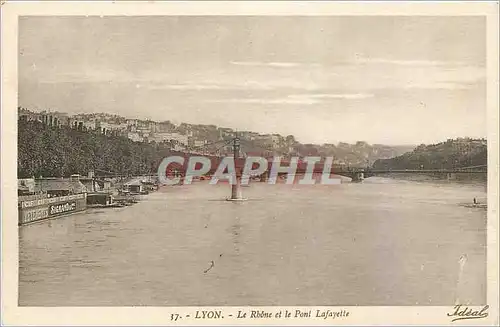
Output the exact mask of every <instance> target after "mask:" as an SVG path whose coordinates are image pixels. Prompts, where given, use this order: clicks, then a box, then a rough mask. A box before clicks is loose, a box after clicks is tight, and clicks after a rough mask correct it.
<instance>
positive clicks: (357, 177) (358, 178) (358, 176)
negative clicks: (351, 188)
mask: <svg viewBox="0 0 500 327" xmlns="http://www.w3.org/2000/svg"><path fill="white" fill-rule="evenodd" d="M363 179H365V174H364V173H363V172H354V173H352V175H351V183H360V182H362V181H363Z"/></svg>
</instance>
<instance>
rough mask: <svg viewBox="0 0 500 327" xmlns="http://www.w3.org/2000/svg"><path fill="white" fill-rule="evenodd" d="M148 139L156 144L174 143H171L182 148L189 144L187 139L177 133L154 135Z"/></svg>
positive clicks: (185, 136)
mask: <svg viewBox="0 0 500 327" xmlns="http://www.w3.org/2000/svg"><path fill="white" fill-rule="evenodd" d="M150 138H151V140H154V141H156V142H157V143H161V142H172V141H176V142H173V143H179V144H181V145H184V146H186V145H188V144H189V137H188V136H187V135H182V134H179V133H155V134H153V135H151V137H150Z"/></svg>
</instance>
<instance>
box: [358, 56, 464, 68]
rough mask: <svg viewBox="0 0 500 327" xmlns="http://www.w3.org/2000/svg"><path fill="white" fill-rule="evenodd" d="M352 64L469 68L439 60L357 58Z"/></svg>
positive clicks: (456, 62) (453, 62)
mask: <svg viewBox="0 0 500 327" xmlns="http://www.w3.org/2000/svg"><path fill="white" fill-rule="evenodd" d="M350 63H352V64H359V65H365V64H383V65H396V66H468V64H467V63H465V62H461V61H438V60H395V59H385V58H356V59H354V60H353V61H351V62H350Z"/></svg>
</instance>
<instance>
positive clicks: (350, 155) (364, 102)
mask: <svg viewBox="0 0 500 327" xmlns="http://www.w3.org/2000/svg"><path fill="white" fill-rule="evenodd" d="M492 4H495V3H494V2H492ZM8 5H9V4H7V6H6V7H8ZM10 5H12V4H10ZM151 5H152V4H151ZM151 5H150V7H151ZM220 5H222V6H223V4H220ZM90 6H91V5H90ZM137 6H138V5H137ZM192 6H194V4H192ZM13 7H15V5H13ZM233 7H234V6H233ZM490 9H491V8H490ZM490 12H491V10H490ZM493 12H494V11H493ZM270 13H272V12H270ZM496 13H498V8H496ZM2 14H4V13H2ZM489 19H490V20H489ZM497 19H498V18H497ZM15 21H17V22H16V24H17V29H16V34H17V39H16V40H15V43H14V45H15V49H14V48H9V51H11V52H12V53H13V56H14V55H15V57H16V63H15V67H14V69H15V71H16V72H17V73H16V79H15V80H14V81H15V89H14V90H13V92H15V94H16V95H15V99H13V100H12V101H11V102H9V103H10V104H12V105H9V106H8V107H7V106H5V105H4V103H2V118H3V119H2V139H4V135H6V134H7V133H8V131H13V132H12V133H10V132H9V133H10V134H9V135H10V136H9V137H10V142H11V143H10V146H11V147H12V151H9V152H6V151H5V150H4V149H2V157H4V159H5V157H6V156H11V157H12V162H13V164H14V165H17V166H16V167H14V166H13V169H9V170H7V168H6V167H7V166H6V165H5V166H4V162H2V180H3V181H5V180H6V179H7V178H9V181H10V180H12V182H8V183H7V184H6V183H5V182H3V186H2V187H3V188H2V207H4V203H5V202H6V201H9V202H12V203H14V204H10V205H11V206H12V208H15V207H14V205H15V204H16V203H17V210H15V209H13V211H12V212H9V214H8V215H7V214H6V213H5V211H4V210H3V213H2V216H3V217H2V223H4V221H5V220H7V219H8V220H10V221H12V226H13V228H14V227H15V229H12V231H9V234H10V236H9V237H12V238H15V240H14V241H13V242H14V243H13V244H15V245H14V246H17V248H16V249H15V250H16V251H17V256H16V257H15V262H14V265H17V271H16V273H15V275H16V276H15V278H16V279H17V283H16V284H15V285H11V287H12V288H15V289H16V290H15V292H16V294H17V295H16V299H15V300H13V301H14V302H15V303H14V304H13V305H14V306H16V307H18V308H19V309H23V308H26V309H28V308H30V307H37V308H41V309H43V308H46V309H51V308H52V309H55V308H57V307H101V308H104V307H108V308H119V307H134V309H135V307H141V308H144V307H165V308H168V307H175V308H179V310H178V311H168V314H165V317H164V319H165V323H166V324H182V323H193V324H208V323H210V324H213V323H217V324H227V323H233V324H247V325H251V324H266V323H267V324H270V323H271V324H277V323H282V324H283V323H284V324H287V323H288V324H296V323H300V324H304V323H305V324H307V323H309V324H318V323H321V324H324V323H325V324H334V323H335V324H339V323H349V320H345V321H342V319H349V316H351V317H352V316H353V315H354V314H355V312H356V311H355V309H356V308H360V309H362V308H365V307H366V308H367V309H368V308H369V307H400V308H402V310H404V308H406V307H415V308H417V307H419V308H421V309H422V310H425V309H426V308H429V309H430V308H433V307H443V309H442V311H441V312H443V313H442V314H441V315H442V317H440V320H439V321H448V322H450V323H452V322H454V321H457V320H465V322H468V323H470V324H476V323H477V324H481V323H483V324H484V323H487V322H489V323H493V324H494V323H498V311H497V309H496V308H493V307H492V305H495V302H494V301H496V304H498V292H497V291H494V292H495V293H493V298H492V293H491V292H492V289H491V287H492V285H496V287H497V286H498V267H497V268H494V269H496V270H493V275H492V274H491V271H490V273H489V269H491V268H490V267H491V266H492V264H493V265H495V262H491V261H489V258H490V255H494V254H495V252H491V251H497V250H495V249H493V250H491V249H490V248H491V247H492V246H493V247H494V248H498V243H497V236H494V237H492V236H491V232H492V231H491V228H497V226H498V213H497V211H496V210H498V205H497V203H498V193H496V192H497V190H498V186H497V184H498V159H497V158H498V154H497V150H498V149H497V148H494V147H493V146H495V147H498V114H494V115H493V116H492V115H491V113H490V111H491V109H489V108H491V100H494V99H496V101H498V93H496V94H492V93H490V92H492V91H491V90H492V88H491V87H490V85H491V79H490V80H489V79H488V77H490V78H491V77H492V76H493V78H496V81H497V82H496V83H498V71H497V72H494V74H493V75H489V71H490V70H489V69H488V68H491V67H492V66H489V65H490V64H491V63H490V62H489V60H491V58H490V59H488V58H489V57H488V53H489V50H488V49H490V48H489V47H488V46H489V44H488V26H489V25H488V24H489V23H490V22H491V17H487V15H479V14H476V15H473V14H471V15H458V14H452V13H450V14H448V15H445V14H435V15H434V14H432V13H431V11H429V13H428V14H422V15H411V14H406V15H405V14H394V13H393V14H387V15H384V14H378V15H369V14H366V15H363V14H361V15H360V14H357V15H354V14H352V15H349V14H335V12H334V11H333V12H331V13H330V14H329V15H319V14H314V15H313V14H308V15H305V14H304V15H301V14H300V11H299V12H298V14H295V15H285V14H280V13H279V12H278V13H276V14H269V13H268V14H262V15H259V14H252V13H251V12H249V13H246V12H241V13H240V14H238V15H232V14H217V12H216V11H215V13H210V14H208V15H203V14H199V13H198V12H195V13H193V14H175V13H172V14H155V15H145V14H144V15H143V14H133V15H131V14H127V15H122V14H114V15H110V14H106V13H103V14H96V12H95V11H93V12H92V13H90V14H88V13H86V12H85V11H84V10H82V11H81V14H75V13H74V11H73V12H72V13H71V14H68V15H65V14H64V13H62V12H61V13H58V14H46V15H41V14H37V15H30V14H26V15H21V14H20V15H19V16H18V17H16V19H15ZM4 28H5V26H4V25H2V30H3V29H4ZM496 42H498V41H496ZM496 48H498V43H496ZM3 52H4V44H2V53H3ZM14 52H15V54H14ZM497 54H498V52H497ZM494 60H496V61H497V62H498V57H497V58H496V59H495V58H494ZM4 64H5V61H2V71H3V68H4ZM493 67H494V66H493ZM496 67H497V70H498V66H496ZM2 74H4V73H2ZM4 77H5V76H4V75H3V77H2V83H5V81H10V82H12V81H13V80H7V79H5V78H4ZM4 85H5V84H4ZM9 85H14V84H9ZM497 86H498V85H497ZM3 90H4V91H5V89H3ZM493 92H498V90H496V91H493ZM12 94H14V93H12ZM493 110H495V108H493ZM496 110H497V111H498V107H497V108H496ZM6 111H9V112H10V114H9V117H12V119H13V120H12V121H10V123H9V124H11V125H9V126H7V125H6V123H5V121H4V114H5V112H6ZM5 117H6V116H5ZM495 120H496V123H494V121H495ZM492 122H493V123H492ZM491 126H493V128H495V130H491ZM491 142H493V143H491ZM492 144H493V146H492ZM2 145H3V146H4V145H5V144H2ZM4 159H2V161H4ZM7 160H10V159H7ZM492 163H493V166H491V165H492ZM4 168H5V169H4ZM16 174H17V175H16ZM7 175H9V176H8V177H7ZM15 179H17V183H16V181H15ZM15 184H17V185H15ZM6 185H11V186H6ZM16 186H17V194H15V195H13V196H12V197H11V196H10V194H12V193H11V192H10V191H12V190H14V189H15V187H16ZM4 187H5V188H6V189H5V190H4ZM7 188H8V189H7ZM4 191H5V193H4ZM6 192H9V193H6ZM6 194H9V197H8V198H7V196H6ZM492 199H493V202H492ZM4 209H5V208H4ZM14 225H15V226H14ZM2 229H3V230H5V229H4V228H2ZM493 231H495V230H493ZM5 233H6V232H5V231H4V232H3V234H4V235H2V239H3V238H4V236H5ZM497 233H498V229H496V234H497ZM496 253H497V256H498V252H496ZM7 255H8V253H6V250H5V248H4V250H3V251H2V268H3V269H4V267H3V266H4V259H5V257H6V256H7ZM490 260H491V259H490ZM495 260H497V261H496V266H498V258H497V259H495ZM13 269H14V268H13ZM492 276H493V277H492ZM491 278H495V280H493V281H492V280H491ZM492 282H493V284H492ZM3 284H5V281H2V285H3ZM3 296H4V295H2V297H3ZM492 301H493V302H492ZM232 307H239V308H245V309H234V310H232V309H230V308H232ZM254 307H255V308H254ZM189 308H192V309H189ZM253 308H254V309H253ZM283 308H288V309H283ZM350 308H353V309H352V312H350V310H351V309H350ZM59 310H64V309H63V308H61V309H59ZM357 315H358V317H357V318H356V319H360V318H359V315H360V314H357ZM488 315H490V316H488ZM278 318H279V319H278ZM228 319H230V320H228ZM286 319H288V320H286ZM294 319H298V320H294ZM378 319H381V318H378ZM443 319H444V320H443ZM481 319H482V320H481ZM488 319H489V320H488ZM271 320H272V321H271ZM407 322H408V321H407ZM365 323H366V324H370V322H369V321H365Z"/></svg>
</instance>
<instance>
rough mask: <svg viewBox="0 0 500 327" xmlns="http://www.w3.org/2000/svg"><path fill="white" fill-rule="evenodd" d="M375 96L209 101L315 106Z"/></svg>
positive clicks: (293, 95)
mask: <svg viewBox="0 0 500 327" xmlns="http://www.w3.org/2000/svg"><path fill="white" fill-rule="evenodd" d="M373 96H374V95H373V94H365V93H346V94H342V93H338V94H335V93H331V94H292V95H288V96H287V97H284V98H267V99H265V98H250V99H244V98H243V99H234V98H230V99H216V100H207V101H206V102H209V103H245V104H276V105H278V104H281V105H314V104H320V103H324V102H327V101H328V100H329V99H336V100H362V99H368V98H371V97H373Z"/></svg>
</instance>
